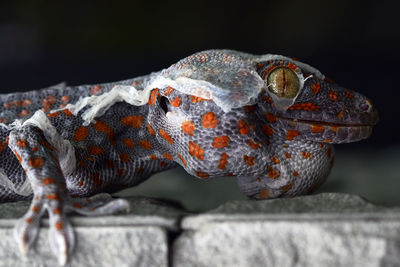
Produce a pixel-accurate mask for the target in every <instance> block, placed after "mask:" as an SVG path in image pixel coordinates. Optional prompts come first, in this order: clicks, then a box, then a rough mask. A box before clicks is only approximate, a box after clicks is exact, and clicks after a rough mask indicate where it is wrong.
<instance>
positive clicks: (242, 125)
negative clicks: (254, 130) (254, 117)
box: [238, 120, 250, 135]
mask: <svg viewBox="0 0 400 267" xmlns="http://www.w3.org/2000/svg"><path fill="white" fill-rule="evenodd" d="M238 128H239V132H240V133H241V134H243V135H245V134H248V133H249V131H250V127H249V125H248V124H247V122H245V121H244V120H239V121H238Z"/></svg>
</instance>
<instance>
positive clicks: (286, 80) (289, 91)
mask: <svg viewBox="0 0 400 267" xmlns="http://www.w3.org/2000/svg"><path fill="white" fill-rule="evenodd" d="M267 84H268V90H269V91H270V92H272V93H274V94H275V95H277V96H279V97H286V98H293V97H295V96H296V95H297V93H298V91H299V89H300V82H299V78H298V77H297V75H296V73H294V71H293V70H291V69H289V68H285V67H282V68H277V69H274V70H273V71H271V73H270V74H269V75H268V78H267Z"/></svg>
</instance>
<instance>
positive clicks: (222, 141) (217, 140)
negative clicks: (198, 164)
mask: <svg viewBox="0 0 400 267" xmlns="http://www.w3.org/2000/svg"><path fill="white" fill-rule="evenodd" d="M229 141H230V139H229V137H228V136H226V135H223V136H218V137H214V142H213V143H212V146H213V147H214V148H223V147H226V146H228V143H229Z"/></svg>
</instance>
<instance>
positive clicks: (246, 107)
mask: <svg viewBox="0 0 400 267" xmlns="http://www.w3.org/2000/svg"><path fill="white" fill-rule="evenodd" d="M255 108H256V106H255V105H251V106H244V109H245V110H246V112H247V113H253V111H254V109H255Z"/></svg>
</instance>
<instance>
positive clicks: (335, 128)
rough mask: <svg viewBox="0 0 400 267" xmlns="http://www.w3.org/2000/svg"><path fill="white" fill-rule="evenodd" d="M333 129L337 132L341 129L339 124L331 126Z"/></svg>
mask: <svg viewBox="0 0 400 267" xmlns="http://www.w3.org/2000/svg"><path fill="white" fill-rule="evenodd" d="M330 128H331V130H332V131H334V132H337V131H338V130H339V127H338V126H331V127H330Z"/></svg>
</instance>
